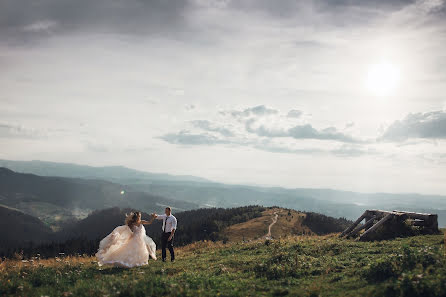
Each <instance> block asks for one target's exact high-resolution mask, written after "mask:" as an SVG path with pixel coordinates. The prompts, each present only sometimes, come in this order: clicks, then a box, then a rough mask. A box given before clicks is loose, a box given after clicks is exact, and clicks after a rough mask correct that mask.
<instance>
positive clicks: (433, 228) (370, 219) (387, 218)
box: [340, 210, 438, 240]
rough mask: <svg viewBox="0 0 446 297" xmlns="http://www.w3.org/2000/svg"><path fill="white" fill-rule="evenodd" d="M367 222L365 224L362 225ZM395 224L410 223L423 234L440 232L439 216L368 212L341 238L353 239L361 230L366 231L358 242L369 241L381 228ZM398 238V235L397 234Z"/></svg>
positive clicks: (396, 211)
mask: <svg viewBox="0 0 446 297" xmlns="http://www.w3.org/2000/svg"><path fill="white" fill-rule="evenodd" d="M363 220H365V222H364V224H360V223H361V222H362V221H363ZM395 222H399V223H405V222H408V223H409V224H411V225H412V226H418V227H421V229H422V230H423V233H428V234H432V233H437V232H438V215H436V214H427V213H416V212H407V211H399V210H394V211H385V210H366V211H365V212H364V213H363V214H362V215H361V216H360V217H359V218H358V219H357V220H356V221H355V222H354V223H353V225H351V226H350V227H348V228H347V229H345V230H344V232H342V233H341V235H340V236H341V237H343V236H346V237H352V236H355V235H356V234H358V233H359V232H360V231H361V230H363V229H364V230H365V231H364V233H362V234H361V235H360V236H359V237H358V238H357V240H367V239H369V238H370V237H371V236H370V235H372V234H373V233H375V231H376V230H377V229H378V228H379V227H380V226H384V225H388V224H395ZM395 236H398V234H395Z"/></svg>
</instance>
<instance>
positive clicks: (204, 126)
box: [191, 120, 234, 137]
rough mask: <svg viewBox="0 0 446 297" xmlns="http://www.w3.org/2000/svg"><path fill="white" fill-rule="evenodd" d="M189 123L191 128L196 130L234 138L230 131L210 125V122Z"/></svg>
mask: <svg viewBox="0 0 446 297" xmlns="http://www.w3.org/2000/svg"><path fill="white" fill-rule="evenodd" d="M191 123H192V125H193V126H195V127H197V128H201V129H203V130H206V131H210V132H218V133H220V134H221V135H223V136H228V137H230V136H234V133H233V132H232V131H231V130H229V129H227V128H225V127H219V126H217V125H215V124H212V123H211V122H209V121H206V120H196V121H192V122H191Z"/></svg>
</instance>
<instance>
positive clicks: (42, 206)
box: [0, 168, 198, 230]
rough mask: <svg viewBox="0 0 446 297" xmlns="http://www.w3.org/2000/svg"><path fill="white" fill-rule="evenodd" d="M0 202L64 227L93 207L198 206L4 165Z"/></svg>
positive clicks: (0, 174)
mask: <svg viewBox="0 0 446 297" xmlns="http://www.w3.org/2000/svg"><path fill="white" fill-rule="evenodd" d="M0 203H1V204H3V205H7V206H9V207H13V208H16V209H19V210H21V211H23V212H25V213H27V214H29V215H32V216H34V217H37V218H39V219H41V220H42V221H43V222H45V223H46V224H47V225H49V226H52V227H54V228H55V229H56V230H57V229H60V228H61V226H63V224H64V223H67V222H73V221H74V220H75V219H78V218H84V217H86V215H87V214H88V213H89V212H91V211H92V210H96V209H103V208H108V207H134V208H138V209H140V210H143V211H146V212H153V211H162V210H163V209H164V207H165V206H166V205H170V206H172V207H173V209H175V210H187V209H193V208H197V207H198V205H196V204H194V203H190V202H184V201H178V200H174V199H169V198H164V197H162V196H159V195H152V194H149V193H145V192H137V191H132V190H129V189H128V188H127V187H125V186H122V185H119V184H115V183H112V182H107V181H101V180H85V179H78V178H63V177H43V176H37V175H33V174H23V173H16V172H13V171H11V170H9V169H6V168H0Z"/></svg>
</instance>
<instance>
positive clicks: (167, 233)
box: [153, 207, 177, 262]
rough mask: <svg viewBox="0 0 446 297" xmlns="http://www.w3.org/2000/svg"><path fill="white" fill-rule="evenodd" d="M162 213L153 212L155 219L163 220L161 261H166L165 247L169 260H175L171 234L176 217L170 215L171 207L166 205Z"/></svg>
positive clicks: (173, 232) (173, 230) (173, 231)
mask: <svg viewBox="0 0 446 297" xmlns="http://www.w3.org/2000/svg"><path fill="white" fill-rule="evenodd" d="M164 213H165V214H163V215H157V214H153V216H154V217H155V219H157V220H163V227H162V230H163V233H162V234H161V254H162V259H163V262H166V247H167V248H168V249H169V252H170V261H172V262H173V261H175V253H174V251H173V236H174V234H175V230H176V229H177V218H175V217H174V216H173V215H172V209H171V208H170V207H166V209H165V210H164Z"/></svg>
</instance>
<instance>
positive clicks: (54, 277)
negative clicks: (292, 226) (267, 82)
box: [0, 235, 446, 297]
mask: <svg viewBox="0 0 446 297" xmlns="http://www.w3.org/2000/svg"><path fill="white" fill-rule="evenodd" d="M157 253H158V254H159V253H160V251H159V250H158V251H157ZM444 253H445V246H444V235H425V236H417V237H411V238H404V239H395V240H388V241H381V242H355V241H353V240H347V239H340V238H338V237H337V236H336V235H327V236H291V237H288V238H284V239H281V240H274V241H269V240H256V241H252V242H247V243H228V244H222V243H221V242H220V243H212V242H199V243H194V244H191V245H187V246H185V247H182V248H177V260H176V262H175V263H170V262H167V263H163V262H161V261H153V260H151V261H150V262H149V265H147V266H143V267H139V268H132V269H123V268H112V267H98V265H97V264H96V259H95V258H91V257H63V256H62V257H57V258H52V259H48V260H40V259H38V258H35V259H32V260H31V261H21V260H6V261H3V262H1V263H0V295H2V296H259V295H260V296H389V297H391V296H445V294H446V260H445V255H444Z"/></svg>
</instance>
